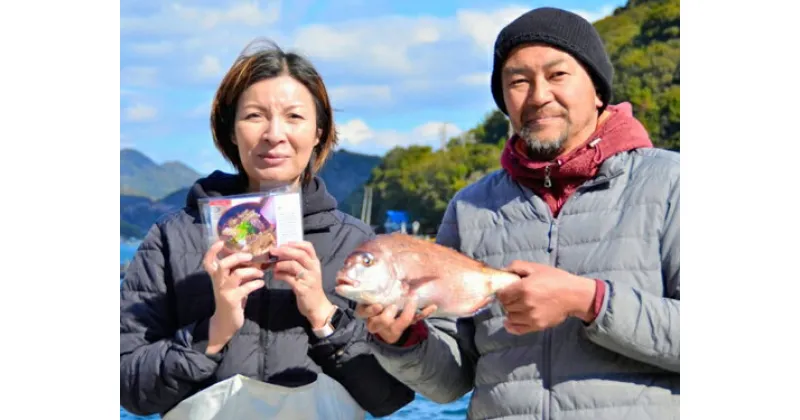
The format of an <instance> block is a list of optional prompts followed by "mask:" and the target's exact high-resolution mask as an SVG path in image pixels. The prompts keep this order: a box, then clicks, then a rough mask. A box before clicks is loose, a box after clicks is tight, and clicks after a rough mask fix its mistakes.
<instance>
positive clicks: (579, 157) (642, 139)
mask: <svg viewBox="0 0 800 420" xmlns="http://www.w3.org/2000/svg"><path fill="white" fill-rule="evenodd" d="M603 118H605V121H602V120H603ZM647 147H653V143H652V142H651V141H650V137H649V136H648V135H647V130H645V128H644V126H643V125H642V124H641V123H640V122H639V121H638V120H637V119H636V118H634V117H633V110H632V107H631V104H630V103H628V102H624V103H621V104H619V105H609V106H608V108H607V109H606V111H605V112H604V115H603V116H602V117H601V121H600V123H598V127H597V129H596V130H595V132H594V133H592V135H591V136H589V138H588V139H587V140H586V141H585V142H584V143H583V144H582V145H581V146H580V147H578V148H576V149H575V150H573V151H571V152H570V153H568V154H566V155H563V156H559V157H557V158H556V159H555V160H550V161H545V160H539V159H535V158H533V159H532V158H531V157H529V156H528V153H527V146H526V145H525V142H524V141H523V140H522V139H521V138H519V137H518V136H517V135H514V136H512V137H511V138H510V139H509V141H508V142H507V143H506V146H505V148H504V149H503V154H502V156H501V158H500V162H501V164H502V165H503V168H504V169H505V170H506V171H508V173H509V174H510V175H511V178H512V179H514V180H515V181H517V182H519V183H520V184H522V185H524V186H526V187H528V188H530V189H531V190H533V192H535V193H536V194H537V195H538V196H540V197H541V198H542V199H543V200H544V201H545V202H546V203H547V204H548V205H549V206H550V210H551V211H552V212H553V216H558V213H559V211H560V210H561V206H563V205H564V202H565V201H567V199H568V198H569V196H570V195H572V193H574V192H575V190H576V189H577V188H578V187H579V186H580V185H581V184H583V183H585V182H586V181H588V180H590V179H592V178H593V177H594V176H595V175H597V171H598V169H599V167H600V164H602V163H603V161H605V160H606V159H608V158H609V157H611V156H613V155H615V154H617V153H622V152H626V151H629V150H633V149H638V148H647ZM548 179H549V182H550V186H549V187H548V186H547V185H546V183H547V180H548Z"/></svg>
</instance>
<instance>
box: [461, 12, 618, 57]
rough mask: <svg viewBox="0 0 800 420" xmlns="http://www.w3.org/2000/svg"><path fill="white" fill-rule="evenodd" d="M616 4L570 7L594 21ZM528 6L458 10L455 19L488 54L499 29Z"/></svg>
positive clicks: (480, 48)
mask: <svg viewBox="0 0 800 420" xmlns="http://www.w3.org/2000/svg"><path fill="white" fill-rule="evenodd" d="M615 8H616V5H613V4H607V5H605V6H603V7H601V8H600V9H599V10H593V11H588V10H583V9H572V10H570V11H571V12H573V13H576V14H578V15H580V16H582V17H583V18H584V19H586V20H588V21H589V22H595V21H597V20H598V19H600V18H603V17H605V16H608V15H610V14H611V12H613V11H614V9H615ZM530 9H531V8H530V7H525V6H516V5H515V6H507V7H503V8H501V9H497V10H493V11H490V12H487V11H482V10H459V11H458V12H456V19H457V20H458V26H459V28H460V30H461V31H462V32H463V33H465V34H466V35H467V36H468V37H469V38H470V39H472V41H473V42H474V43H475V46H476V47H477V48H478V49H479V50H480V51H481V52H482V53H484V54H490V53H491V51H492V50H493V49H494V41H495V39H496V38H497V35H498V34H499V33H500V30H502V29H503V27H504V26H506V25H508V24H509V23H511V21H513V20H514V19H516V18H518V17H519V16H520V15H522V14H523V13H525V12H527V11H529V10H530Z"/></svg>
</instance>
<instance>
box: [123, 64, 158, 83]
mask: <svg viewBox="0 0 800 420" xmlns="http://www.w3.org/2000/svg"><path fill="white" fill-rule="evenodd" d="M157 75H158V69H157V68H156V67H154V66H131V67H125V68H123V69H122V70H121V71H120V84H122V85H123V86H136V87H152V86H154V85H155V84H156V76H157Z"/></svg>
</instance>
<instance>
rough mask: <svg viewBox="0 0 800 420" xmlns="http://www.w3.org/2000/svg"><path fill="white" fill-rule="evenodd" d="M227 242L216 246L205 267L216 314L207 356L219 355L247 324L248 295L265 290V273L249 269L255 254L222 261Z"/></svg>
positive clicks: (208, 252)
mask: <svg viewBox="0 0 800 420" xmlns="http://www.w3.org/2000/svg"><path fill="white" fill-rule="evenodd" d="M222 247H223V242H222V241H218V242H216V243H215V244H213V245H212V246H211V247H210V248H209V250H208V251H207V252H206V255H205V257H204V258H203V266H204V267H205V269H206V271H207V272H208V274H209V275H210V276H211V281H212V283H213V286H214V305H215V310H214V315H212V316H211V320H210V321H209V329H208V347H207V348H206V353H207V354H214V353H217V352H219V351H220V350H221V349H222V348H223V347H224V346H225V344H226V343H227V342H228V341H230V339H231V337H233V335H234V334H236V332H237V331H239V329H240V328H242V325H244V306H245V302H247V296H248V295H249V294H250V293H252V292H253V291H255V290H258V289H260V288H261V287H264V280H263V279H262V278H263V277H264V272H263V271H262V270H259V269H258V268H256V267H252V266H248V265H247V263H248V262H249V261H250V260H252V259H253V256H252V255H251V254H247V253H242V252H239V253H234V254H230V255H227V256H226V257H224V258H222V259H221V260H220V259H218V255H219V253H220V251H222Z"/></svg>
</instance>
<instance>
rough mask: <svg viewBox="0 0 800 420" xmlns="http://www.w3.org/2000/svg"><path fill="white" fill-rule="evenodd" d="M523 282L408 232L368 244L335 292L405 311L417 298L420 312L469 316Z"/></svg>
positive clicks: (350, 259)
mask: <svg viewBox="0 0 800 420" xmlns="http://www.w3.org/2000/svg"><path fill="white" fill-rule="evenodd" d="M519 280H520V277H519V276H518V275H516V274H514V273H510V272H507V271H502V270H499V269H495V268H492V267H490V266H489V265H487V264H485V263H483V262H481V261H478V260H475V259H473V258H470V257H468V256H466V255H464V254H462V253H460V252H458V251H456V250H455V249H452V248H449V247H447V246H444V245H440V244H437V243H434V242H431V241H428V240H425V239H421V238H418V237H415V236H411V235H408V234H404V233H390V234H382V235H377V236H376V237H375V238H373V239H371V240H368V241H365V242H363V243H362V244H361V245H359V246H358V247H357V248H356V249H355V250H353V251H352V252H351V253H350V254H349V255H348V256H347V257H346V258H345V261H344V265H343V266H342V267H341V269H339V270H338V272H337V275H336V286H335V289H334V290H335V292H336V294H338V295H339V296H342V297H343V298H346V299H348V300H351V301H354V302H356V303H363V304H376V303H377V304H381V305H384V307H385V306H388V305H390V304H395V305H397V307H398V310H402V309H403V307H405V304H406V301H407V300H408V299H409V298H410V297H411V296H412V295H414V296H416V298H417V311H418V312H419V311H420V310H421V309H422V308H425V307H427V306H428V305H430V304H435V305H436V307H437V308H436V311H435V312H433V313H432V314H430V315H429V316H437V317H455V318H464V317H470V316H474V315H476V314H477V313H479V312H481V311H483V310H484V309H486V308H488V307H489V306H490V305H491V304H492V303H493V301H494V300H495V293H496V292H497V291H499V290H501V289H503V288H504V287H507V286H509V285H511V284H513V283H515V282H517V281H519Z"/></svg>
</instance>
